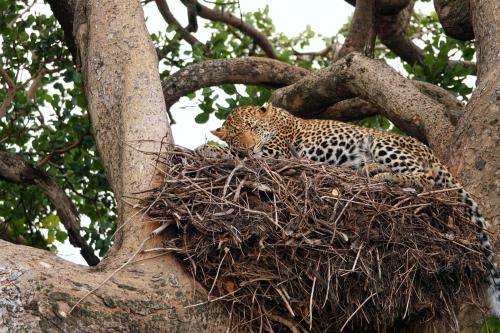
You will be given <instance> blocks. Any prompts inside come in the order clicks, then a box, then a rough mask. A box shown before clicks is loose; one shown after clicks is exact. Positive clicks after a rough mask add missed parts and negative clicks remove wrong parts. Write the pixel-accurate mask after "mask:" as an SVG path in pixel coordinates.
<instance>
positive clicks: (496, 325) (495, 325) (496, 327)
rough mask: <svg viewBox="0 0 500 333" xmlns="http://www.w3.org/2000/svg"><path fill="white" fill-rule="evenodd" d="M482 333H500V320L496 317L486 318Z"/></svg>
mask: <svg viewBox="0 0 500 333" xmlns="http://www.w3.org/2000/svg"><path fill="white" fill-rule="evenodd" d="M480 333H500V320H498V319H495V318H490V319H487V320H485V322H484V324H483V327H481V331H480Z"/></svg>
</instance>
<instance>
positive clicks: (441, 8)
mask: <svg viewBox="0 0 500 333" xmlns="http://www.w3.org/2000/svg"><path fill="white" fill-rule="evenodd" d="M469 2H470V1H469V0H454V1H449V0H434V8H435V9H436V13H437V14H438V17H439V22H441V26H442V27H443V30H444V32H445V33H446V34H447V35H448V36H450V37H453V38H456V39H460V40H473V39H474V29H473V28H472V21H471V14H470V7H469Z"/></svg>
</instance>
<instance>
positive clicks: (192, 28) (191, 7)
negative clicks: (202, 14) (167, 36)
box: [185, 0, 198, 32]
mask: <svg viewBox="0 0 500 333" xmlns="http://www.w3.org/2000/svg"><path fill="white" fill-rule="evenodd" d="M185 3H186V8H187V16H188V22H189V24H188V26H187V27H186V30H187V31H189V32H196V31H198V20H197V17H198V14H197V13H196V0H186V2H185Z"/></svg>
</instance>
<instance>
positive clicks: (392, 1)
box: [345, 0, 410, 15]
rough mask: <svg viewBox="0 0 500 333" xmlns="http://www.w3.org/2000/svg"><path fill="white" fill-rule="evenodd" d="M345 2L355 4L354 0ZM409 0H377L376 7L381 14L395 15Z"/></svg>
mask: <svg viewBox="0 0 500 333" xmlns="http://www.w3.org/2000/svg"><path fill="white" fill-rule="evenodd" d="M345 1H346V2H347V3H349V4H351V5H353V6H356V0H345ZM409 2H410V0H378V3H377V7H378V8H377V9H378V12H379V13H380V14H382V15H395V14H397V13H399V12H400V11H401V10H402V9H403V8H405V7H406V6H407V5H408V3H409Z"/></svg>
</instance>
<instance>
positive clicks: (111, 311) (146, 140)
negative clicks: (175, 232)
mask: <svg viewBox="0 0 500 333" xmlns="http://www.w3.org/2000/svg"><path fill="white" fill-rule="evenodd" d="M155 2H156V5H157V6H158V9H159V12H160V13H161V15H162V16H163V17H164V18H165V20H166V21H167V22H168V23H169V29H170V30H172V33H173V36H172V33H170V34H169V33H166V34H158V35H153V36H151V38H150V36H149V35H148V33H147V31H146V29H145V25H144V17H143V12H142V8H141V6H140V4H139V3H138V2H135V1H129V2H124V1H103V2H85V1H74V2H73V1H53V0H50V1H49V4H50V6H51V9H52V11H53V14H54V17H55V19H57V21H58V22H59V24H60V26H61V28H62V30H60V29H55V30H54V31H50V30H49V29H47V28H46V27H47V26H50V27H52V26H53V24H54V20H55V19H54V17H46V16H43V15H39V16H37V15H31V14H30V13H29V8H30V7H29V6H27V5H26V4H25V3H23V2H17V1H12V0H2V1H0V5H1V7H2V9H3V11H2V14H1V15H2V21H1V22H2V23H1V24H0V26H1V29H2V37H3V46H2V47H3V55H2V58H1V63H0V74H1V76H2V78H3V83H2V91H1V94H2V95H0V96H2V104H1V107H0V121H2V133H1V134H2V137H1V138H0V145H1V149H2V150H3V152H1V153H0V176H1V178H2V179H4V180H3V181H2V190H1V191H3V193H4V196H5V198H6V199H5V202H6V203H9V205H5V206H6V207H4V208H1V209H2V210H3V211H2V215H4V216H6V218H5V221H4V223H3V225H4V226H6V227H7V230H6V231H3V232H1V235H2V238H5V239H7V240H8V241H9V242H7V241H0V246H1V248H2V251H1V252H0V258H1V260H0V262H1V263H2V264H1V265H0V273H1V274H0V288H1V290H2V300H1V301H0V306H1V308H2V310H3V311H1V312H0V313H2V314H1V315H0V318H2V320H3V323H4V325H5V326H6V327H8V329H9V331H13V332H16V331H23V332H25V331H40V330H44V331H51V330H55V329H60V330H63V331H86V330H94V331H95V330H111V329H115V330H119V331H129V330H141V331H146V330H153V329H155V330H161V331H171V330H174V329H177V330H181V331H196V330H204V331H222V330H225V327H226V324H227V322H228V318H227V317H226V315H225V313H224V311H223V310H222V309H221V308H220V307H219V306H218V305H217V304H216V303H208V304H202V305H200V306H197V307H190V308H183V305H185V304H188V303H189V304H192V303H196V302H203V301H204V298H203V296H202V295H203V294H204V291H203V288H202V287H201V286H197V285H194V286H193V282H192V280H191V278H190V277H189V276H187V274H186V273H185V272H183V270H182V268H181V266H180V265H179V263H177V262H176V261H175V259H174V258H173V257H171V256H169V255H163V256H154V255H151V254H150V253H144V252H142V251H141V250H143V249H145V248H146V247H155V246H156V245H157V243H158V241H159V240H158V239H157V237H154V236H153V235H154V234H152V233H151V232H152V231H154V228H155V226H154V224H153V223H152V222H151V221H150V220H148V217H147V216H144V214H143V213H142V212H141V211H140V210H139V209H138V208H137V206H135V205H134V202H133V199H131V198H130V196H131V195H132V194H133V193H141V192H142V191H144V190H146V189H148V188H149V187H150V186H151V184H155V182H157V181H158V175H159V174H160V173H161V171H162V170H158V169H156V168H155V165H154V163H152V161H153V160H152V156H151V155H149V154H145V153H144V152H152V153H156V152H159V151H162V150H163V149H166V148H165V145H162V142H163V143H165V142H166V143H172V142H173V140H172V136H171V132H170V127H169V123H168V118H167V111H168V109H169V107H170V106H171V105H172V104H173V103H175V102H176V101H177V100H178V99H179V98H180V97H181V96H186V95H189V94H192V93H193V92H195V91H197V90H198V89H202V88H203V96H202V99H201V100H200V109H201V110H202V112H201V113H200V114H199V115H198V116H197V118H196V119H197V121H199V122H203V121H206V119H208V117H210V115H211V114H212V113H214V109H215V108H214V107H213V105H214V104H215V103H216V102H215V97H214V94H215V93H214V91H213V90H211V89H210V88H209V87H211V86H218V85H221V86H222V88H223V90H224V91H225V92H226V93H228V94H230V95H231V97H230V98H229V99H228V101H227V102H228V105H229V108H230V107H232V106H235V105H238V104H249V103H257V102H263V101H264V100H267V99H268V97H270V99H271V100H272V101H273V103H275V104H276V105H279V106H282V107H285V108H286V109H287V110H289V111H290V112H292V113H294V114H296V115H299V116H303V117H327V118H336V119H344V120H358V121H362V122H364V123H367V122H368V123H369V124H370V125H372V126H380V127H391V125H390V124H389V123H388V122H387V120H386V118H388V119H390V120H391V121H392V122H393V123H394V124H395V125H396V126H397V128H398V129H400V130H402V131H404V132H405V133H407V134H410V135H413V136H416V137H417V138H419V139H421V140H422V141H424V142H426V143H428V144H429V146H430V147H431V148H432V149H433V150H434V151H435V152H436V154H437V155H438V156H439V157H440V158H441V159H442V160H444V161H447V164H448V165H449V166H450V169H451V170H452V172H453V173H454V174H455V175H456V176H457V178H458V179H460V180H461V181H462V183H463V185H464V186H465V187H466V188H467V190H468V191H470V192H471V193H472V194H473V195H474V196H475V197H476V198H477V201H478V202H479V203H480V204H481V206H482V211H483V213H484V215H485V216H486V217H487V218H488V220H489V221H490V223H491V224H492V225H494V226H497V225H498V223H499V214H500V212H499V211H498V209H496V207H497V206H498V203H499V200H498V190H497V187H498V186H496V185H495V184H496V178H497V177H495V176H496V172H497V170H498V169H499V168H498V167H499V163H498V162H499V160H498V158H499V156H500V154H499V151H498V149H499V148H498V147H499V146H500V145H499V144H498V143H499V131H498V120H499V119H498V118H499V112H498V102H497V100H498V99H497V98H496V96H497V95H496V94H498V93H497V91H496V90H495V89H496V86H497V85H498V77H499V74H500V73H499V72H500V64H499V60H498V56H497V54H498V43H499V41H498V37H497V35H498V34H497V29H498V27H497V23H496V22H497V21H498V13H496V12H495V2H494V1H492V0H483V1H479V0H474V1H471V2H470V8H469V7H468V6H467V4H468V3H469V2H468V1H454V2H445V1H440V0H435V1H434V2H435V6H436V9H437V13H438V17H439V22H440V23H441V24H442V26H443V27H444V29H445V30H444V31H445V33H446V34H447V35H449V36H452V37H454V38H460V39H464V40H471V39H472V38H474V39H475V41H476V49H477V50H479V51H480V52H478V54H477V64H474V63H472V62H470V60H471V59H472V55H473V48H472V47H471V45H470V44H468V43H464V42H458V41H456V40H452V39H449V38H448V37H446V36H444V35H440V34H436V35H435V36H433V37H432V38H431V39H429V38H428V33H427V32H426V30H425V29H427V28H429V29H430V30H432V31H436V30H439V29H440V27H439V25H438V23H437V22H438V20H437V18H436V17H434V18H432V17H431V18H425V17H422V16H419V15H417V14H415V15H413V20H412V21H410V18H411V17H412V15H411V14H412V10H413V5H414V1H408V0H406V1H405V0H402V1H389V0H380V1H379V2H378V3H377V5H375V4H374V3H375V2H372V1H369V0H357V1H348V2H349V3H352V4H353V5H355V12H354V15H353V17H352V20H351V24H350V25H349V26H348V27H346V29H345V34H346V40H345V42H344V43H343V45H341V46H340V45H339V43H338V41H337V39H334V40H333V41H332V40H329V41H328V44H327V47H326V49H325V50H324V51H321V52H318V53H307V54H306V53H301V52H299V51H297V50H296V49H295V48H297V47H300V45H304V44H305V43H307V42H308V40H309V39H310V38H311V34H313V32H312V31H306V32H305V33H304V34H303V35H302V36H299V37H298V38H296V39H293V38H288V37H286V36H280V35H275V34H273V29H272V21H271V20H270V18H269V17H268V15H267V14H268V13H267V12H266V10H263V11H259V12H256V13H251V14H246V15H245V16H244V18H243V19H241V18H240V17H239V16H238V14H235V13H237V9H238V7H237V3H233V2H230V3H226V4H217V5H216V6H215V7H214V8H209V7H206V6H204V5H202V4H200V3H198V2H196V1H188V0H186V1H183V3H184V4H185V5H186V8H187V12H188V17H189V25H188V27H186V28H184V27H182V26H181V25H180V24H179V22H178V21H177V20H176V18H175V17H174V16H173V15H172V13H171V12H170V10H169V8H168V6H167V3H166V2H165V1H163V0H157V1H155ZM450 13H459V14H460V15H450ZM198 17H202V18H205V19H208V20H209V23H208V24H209V25H210V26H211V27H212V28H213V29H214V34H213V36H212V37H211V40H210V43H205V44H203V43H201V42H200V41H198V40H197V39H196V38H195V36H194V35H193V34H192V33H193V32H194V31H196V27H197V25H198V23H197V18H198ZM63 32H64V33H63ZM63 35H64V37H63ZM412 35H413V36H412ZM377 36H378V37H379V40H380V42H377V39H376V37H377ZM419 36H420V37H419ZM412 37H414V38H412ZM418 38H422V39H423V40H424V41H426V42H427V44H426V45H427V46H426V47H425V48H424V49H421V48H419V47H418V46H417V44H416V43H415V39H418ZM63 40H64V44H65V46H63V44H62V43H63V42H62V41H63ZM152 41H154V45H155V46H156V49H155V47H154V46H153V43H152ZM186 43H187V44H189V45H191V49H190V50H189V51H187V52H188V55H189V56H190V57H192V59H194V61H193V62H195V64H193V63H190V61H189V60H186V58H185V57H182V52H181V50H182V48H181V47H180V45H185V44H186ZM451 52H458V54H459V55H461V56H462V57H463V59H462V60H450V59H449V55H450V53H451ZM70 54H71V58H72V60H73V63H71V60H70ZM157 56H159V57H160V58H161V59H163V61H164V62H166V64H167V65H168V66H167V69H166V70H165V71H162V73H158V69H157V67H158V60H157ZM243 56H252V57H243ZM253 56H259V57H253ZM373 57H377V58H381V57H385V58H390V57H399V58H401V59H403V60H404V61H405V62H406V69H407V71H408V72H409V74H410V75H409V78H404V77H402V76H401V75H400V74H398V73H397V72H396V71H394V70H393V69H391V68H390V67H389V66H387V65H386V64H384V63H383V62H381V61H376V60H374V59H372V58H373ZM174 66H175V67H178V68H180V70H179V71H177V72H176V73H174V74H171V73H170V71H171V70H172V68H173V67H174ZM318 68H320V69H318ZM311 70H315V74H314V75H310V73H311ZM473 72H474V73H476V74H477V83H476V89H475V90H474V91H473V92H472V95H471V96H470V99H469V95H468V94H469V91H468V90H467V86H465V85H464V84H463V82H462V81H463V78H464V77H465V76H466V75H467V74H468V73H473ZM22 73H25V74H24V76H23V74H22ZM26 73H29V74H26ZM160 78H162V79H163V82H162V84H161V85H160ZM414 79H416V80H414ZM417 80H426V81H427V82H423V81H417ZM237 83H241V84H245V85H248V87H247V89H246V92H245V93H243V94H242V93H239V92H238V91H237V90H236V89H235V87H234V84H237ZM28 86H29V88H28V89H27V90H26V89H25V88H26V87H28ZM49 87H50V88H49ZM54 89H55V90H56V91H57V92H56V93H53V92H52V91H51V90H54ZM83 92H84V93H85V97H86V99H85V98H84V95H83ZM456 96H458V97H459V99H457V97H456ZM460 99H462V100H467V99H468V101H467V104H466V105H465V106H462V103H461V102H460ZM43 105H50V107H51V108H52V109H53V114H54V116H53V117H52V118H50V119H45V118H46V116H45V115H44V112H43V110H42V106H43ZM73 105H78V106H79V108H80V109H76V110H75V108H74V106H73ZM84 108H85V109H87V113H88V116H89V118H90V122H89V121H88V119H87V117H86V116H85V115H84V114H83V113H82V111H81V110H82V109H84ZM229 108H224V107H218V108H217V111H216V112H215V115H216V116H218V117H221V118H224V117H225V116H226V115H227V112H228V109H229ZM373 115H377V116H376V117H372V118H370V120H366V119H365V118H366V116H373ZM381 116H384V117H386V118H383V117H381ZM362 118H363V119H365V120H360V119H362ZM62 134H64V135H62ZM97 155H99V158H98V156H97ZM104 175H105V176H104ZM4 185H5V187H4ZM111 193H113V195H114V198H117V199H116V215H115V214H113V213H110V212H111V211H113V208H114V201H113V199H112V198H113V196H112V194H111ZM19 197H20V198H21V199H19ZM2 200H4V199H2ZM54 210H56V213H57V214H56V213H55V212H54ZM78 212H79V213H83V214H86V215H87V216H89V217H90V218H91V221H92V224H91V226H90V227H89V228H87V230H86V233H85V236H84V237H82V236H80V224H79V213H78ZM115 216H116V221H117V227H116V237H115V239H114V244H113V247H112V248H111V250H109V252H107V254H106V256H105V257H104V258H103V260H102V261H101V262H100V264H99V265H98V266H97V267H96V268H91V269H87V268H82V267H79V266H76V265H72V264H69V263H67V262H64V261H63V260H60V259H58V258H56V257H55V256H54V255H52V254H50V253H49V252H47V251H43V250H38V249H34V248H32V247H25V246H23V245H15V244H14V243H18V244H26V245H35V246H38V247H41V248H47V247H50V244H51V243H52V240H53V239H56V238H57V239H60V240H63V239H64V238H65V237H66V233H67V235H68V236H69V238H70V241H71V242H72V243H73V244H74V245H75V246H78V247H80V248H81V249H82V254H84V255H85V258H86V260H87V261H88V262H89V263H90V264H95V263H96V262H97V261H98V260H99V259H98V258H97V257H96V256H95V254H94V251H93V250H94V249H95V250H99V251H101V253H100V254H104V253H105V252H106V251H107V249H108V247H109V246H110V237H109V236H110V235H111V234H113V233H114V232H115V229H114V227H113V222H114V219H115ZM98 220H99V221H100V223H97V222H96V221H98ZM59 221H60V222H61V223H62V224H63V225H64V227H65V229H66V232H64V231H63V230H61V229H60V227H59V223H58V222H59ZM41 227H45V228H47V229H48V235H47V236H43V235H42V234H41V232H40V228H41ZM495 231H496V230H495ZM107 236H108V237H107ZM89 241H90V242H89ZM89 243H90V244H89ZM21 250H22V251H21ZM104 282H107V283H104ZM193 291H197V293H193ZM83 297H85V299H84V300H83V301H82V298H83ZM75 305H77V306H75ZM73 307H74V309H72V308H73ZM478 316H479V314H477V313H474V314H470V313H469V314H466V312H463V318H460V319H461V327H462V328H463V329H464V331H467V330H469V331H471V332H473V331H474V332H475V331H477V330H478V323H477V318H478ZM439 324H440V323H430V324H429V325H427V326H426V327H415V331H418V332H424V331H427V330H430V329H431V328H432V327H433V325H437V326H438V327H439Z"/></svg>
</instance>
